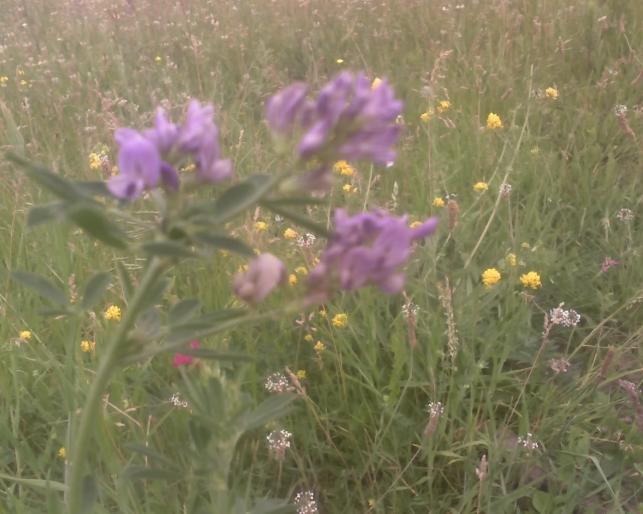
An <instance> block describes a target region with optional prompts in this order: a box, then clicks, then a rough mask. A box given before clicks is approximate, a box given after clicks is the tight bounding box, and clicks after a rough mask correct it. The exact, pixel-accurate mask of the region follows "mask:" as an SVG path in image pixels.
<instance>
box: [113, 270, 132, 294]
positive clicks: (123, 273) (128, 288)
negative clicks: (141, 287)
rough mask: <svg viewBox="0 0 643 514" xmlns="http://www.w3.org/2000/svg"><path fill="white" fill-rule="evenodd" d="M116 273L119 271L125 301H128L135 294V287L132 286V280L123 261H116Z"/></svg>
mask: <svg viewBox="0 0 643 514" xmlns="http://www.w3.org/2000/svg"><path fill="white" fill-rule="evenodd" d="M116 271H118V279H119V281H120V283H121V287H122V288H123V293H124V295H125V299H128V298H130V297H131V296H132V294H133V293H134V286H133V285H132V279H131V278H130V276H129V272H128V271H127V268H125V265H124V264H123V262H122V261H116Z"/></svg>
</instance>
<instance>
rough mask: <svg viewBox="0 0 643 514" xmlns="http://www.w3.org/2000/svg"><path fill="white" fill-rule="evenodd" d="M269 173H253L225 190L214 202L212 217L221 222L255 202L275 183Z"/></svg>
mask: <svg viewBox="0 0 643 514" xmlns="http://www.w3.org/2000/svg"><path fill="white" fill-rule="evenodd" d="M275 182H276V180H275V178H274V177H271V176H270V175H254V176H252V177H249V178H248V179H247V180H246V181H245V182H241V183H240V184H236V185H234V186H232V187H230V188H229V189H227V190H225V191H224V192H223V193H222V194H221V196H220V197H219V199H218V200H217V201H216V202H215V204H214V217H215V218H216V220H217V221H218V222H219V223H221V222H223V221H228V220H230V219H231V218H233V217H234V216H236V215H237V214H239V213H241V212H243V211H245V210H246V209H248V208H249V207H252V206H253V205H254V204H256V203H257V202H258V201H259V199H260V198H261V197H262V196H263V195H264V194H266V192H268V191H269V190H270V188H272V186H273V185H274V184H275Z"/></svg>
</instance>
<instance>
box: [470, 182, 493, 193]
mask: <svg viewBox="0 0 643 514" xmlns="http://www.w3.org/2000/svg"><path fill="white" fill-rule="evenodd" d="M487 189H489V184H487V183H486V182H476V183H475V184H473V190H474V191H476V192H478V193H482V192H483V191H486V190H487Z"/></svg>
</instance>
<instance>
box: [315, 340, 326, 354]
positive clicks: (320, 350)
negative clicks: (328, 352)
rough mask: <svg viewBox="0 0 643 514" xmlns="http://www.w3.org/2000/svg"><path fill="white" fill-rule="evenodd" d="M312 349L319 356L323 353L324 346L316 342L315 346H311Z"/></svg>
mask: <svg viewBox="0 0 643 514" xmlns="http://www.w3.org/2000/svg"><path fill="white" fill-rule="evenodd" d="M313 349H314V350H315V351H316V352H317V353H318V354H320V353H321V352H323V351H324V350H325V349H326V345H325V344H324V343H322V342H321V341H317V342H316V343H315V346H313Z"/></svg>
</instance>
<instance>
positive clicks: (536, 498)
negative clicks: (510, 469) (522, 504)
mask: <svg viewBox="0 0 643 514" xmlns="http://www.w3.org/2000/svg"><path fill="white" fill-rule="evenodd" d="M552 500H553V498H552V497H551V496H550V495H549V494H547V493H545V492H543V491H534V493H533V495H532V497H531V501H532V503H533V504H534V508H535V509H536V510H537V511H538V512H539V513H540V514H548V513H549V512H551V511H552V510H551V509H552V507H553V506H554V505H553V501H552Z"/></svg>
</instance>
